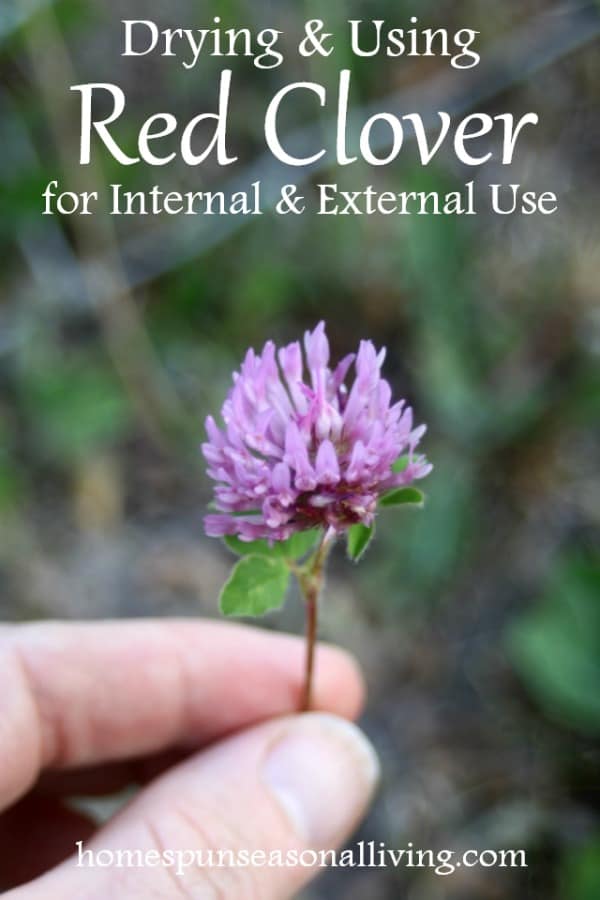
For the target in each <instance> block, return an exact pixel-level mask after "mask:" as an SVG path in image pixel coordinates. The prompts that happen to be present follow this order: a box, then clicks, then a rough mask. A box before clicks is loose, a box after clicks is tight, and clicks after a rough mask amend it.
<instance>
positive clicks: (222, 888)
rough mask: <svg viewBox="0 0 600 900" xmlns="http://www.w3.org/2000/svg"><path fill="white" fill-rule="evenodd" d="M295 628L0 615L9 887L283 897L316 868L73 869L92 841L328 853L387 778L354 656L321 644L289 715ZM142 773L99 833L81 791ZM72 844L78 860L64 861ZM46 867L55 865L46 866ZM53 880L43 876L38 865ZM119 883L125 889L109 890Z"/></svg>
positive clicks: (296, 674) (28, 895)
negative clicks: (366, 730) (310, 693)
mask: <svg viewBox="0 0 600 900" xmlns="http://www.w3.org/2000/svg"><path fill="white" fill-rule="evenodd" d="M303 652H304V648H303V644H302V641H301V640H298V639H296V638H293V637H289V636H284V635H275V634H272V633H269V632H266V631H262V630H259V629H255V628H250V627H246V626H241V625H232V624H229V623H227V624H226V623H218V622H197V621H183V620H136V621H130V622H128V621H115V622H102V623H93V624H92V623H90V624H83V623H81V624H66V623H65V624H63V623H40V624H32V625H22V626H2V627H0V683H1V684H2V688H3V690H2V695H3V703H2V706H3V709H2V719H1V720H0V810H2V811H3V812H2V813H1V814H0V846H2V849H3V852H2V854H1V856H0V890H2V889H8V888H10V887H12V886H14V885H21V886H20V887H17V888H15V889H14V890H13V891H12V892H11V893H10V894H8V895H7V896H8V897H10V898H11V900H34V898H38V897H39V898H40V900H41V898H44V900H53V898H55V897H56V898H57V900H58V898H63V897H70V896H82V895H83V892H84V891H85V896H86V897H89V898H95V897H96V896H97V897H98V898H101V897H106V896H108V895H109V894H112V893H113V891H119V890H120V891H121V892H122V894H120V895H122V896H127V897H128V898H130V897H132V898H135V897H138V896H139V897H140V898H141V897H145V896H147V895H148V887H149V885H151V887H152V892H153V893H152V896H156V897H165V898H171V897H180V896H184V897H203V898H204V897H207V896H209V897H210V896H221V897H225V898H227V897H229V896H231V897H232V898H234V897H235V898H241V900H243V898H244V897H246V896H247V897H249V898H251V897H255V896H260V897H261V898H265V900H268V898H285V897H290V896H293V894H294V893H295V892H296V891H297V890H298V888H299V887H300V886H301V885H302V884H303V883H304V882H306V881H307V880H308V879H309V878H310V877H312V876H313V875H314V874H315V872H314V871H313V870H312V869H311V868H309V867H296V868H291V867H288V868H272V867H271V868H260V867H258V868H239V869H237V868H231V869H226V868H218V869H214V870H212V871H207V870H206V869H204V868H198V867H196V866H194V867H190V869H189V870H186V872H185V873H184V874H183V875H182V876H181V877H180V876H177V875H175V874H174V872H173V871H172V870H170V869H169V868H167V867H161V868H148V869H145V868H144V869H118V868H114V867H107V868H101V869H99V868H80V867H77V866H76V865H75V862H76V860H75V859H74V858H73V857H72V854H73V853H74V850H75V843H76V842H77V841H84V842H85V846H86V848H87V847H89V848H96V849H100V848H104V849H110V848H112V849H118V848H125V849H135V850H146V849H158V850H159V851H161V850H165V849H168V848H171V849H185V850H190V849H192V850H207V849H210V848H212V849H217V850H218V849H230V850H234V851H239V850H242V849H245V850H250V851H252V850H255V849H257V850H261V851H266V852H267V853H268V852H269V851H271V850H280V851H284V852H285V851H286V850H294V851H302V850H303V849H305V848H307V847H312V848H318V847H319V848H320V847H322V848H324V849H333V848H334V847H337V846H339V845H340V843H341V842H342V841H343V840H344V839H345V838H346V837H347V836H348V834H349V832H350V831H351V830H352V828H353V827H354V825H355V824H356V823H357V821H358V820H359V818H360V817H361V815H362V814H363V812H364V810H365V808H366V805H367V804H368V801H369V799H370V796H371V793H372V790H373V787H374V784H375V782H376V778H377V764H376V761H375V758H374V755H373V752H372V750H371V749H370V746H369V745H368V744H367V742H366V739H365V738H364V737H363V736H362V735H361V733H360V732H359V731H358V729H356V728H355V727H354V726H352V725H350V724H348V722H346V721H344V720H351V719H353V718H355V717H356V716H357V715H358V713H359V711H360V709H361V707H362V703H363V696H364V691H363V683H362V679H361V676H360V674H359V672H358V669H357V667H356V665H355V663H354V662H353V661H352V659H351V658H350V657H349V656H347V655H346V654H345V653H343V652H342V651H340V650H337V649H335V648H332V647H326V646H320V647H319V649H318V654H317V672H316V680H315V687H314V699H313V710H314V711H315V712H311V713H310V714H308V715H302V716H299V715H295V714H294V713H295V710H296V709H297V708H298V703H299V699H300V692H301V678H302V661H303ZM130 784H142V785H146V786H145V787H144V789H143V790H141V791H140V792H139V793H138V794H137V795H136V796H135V798H134V799H133V800H132V801H131V802H130V803H129V804H128V805H127V806H126V807H125V808H124V809H123V810H121V811H120V812H119V813H118V814H117V816H115V818H114V819H113V820H111V821H110V822H109V823H107V824H106V825H105V826H103V827H102V828H101V829H100V830H98V831H96V830H95V825H94V823H93V822H92V821H91V820H90V819H88V818H87V817H85V816H84V815H82V814H81V813H78V812H77V813H76V812H74V811H72V810H71V809H70V808H68V806H67V805H66V804H65V799H68V798H69V797H70V796H73V795H77V794H79V795H89V794H102V793H111V792H115V791H116V790H118V789H120V788H122V787H125V786H126V785H130ZM69 857H70V858H69ZM42 873H46V874H44V875H43V876H42ZM39 876H42V877H39ZM116 895H119V894H116Z"/></svg>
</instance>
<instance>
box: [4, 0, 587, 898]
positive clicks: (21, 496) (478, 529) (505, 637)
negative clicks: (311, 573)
mask: <svg viewBox="0 0 600 900" xmlns="http://www.w3.org/2000/svg"><path fill="white" fill-rule="evenodd" d="M132 6H133V4H117V3H115V2H100V0H60V2H54V3H52V2H38V3H36V2H30V3H28V4H25V3H14V4H10V3H8V4H7V5H6V7H4V8H3V11H2V12H1V13H0V72H1V75H2V84H1V86H0V153H1V154H2V163H3V164H2V167H1V170H0V200H1V206H0V248H1V251H0V252H1V253H2V258H3V266H2V270H1V273H0V279H1V284H2V292H1V300H0V390H1V394H0V516H1V540H0V584H1V585H2V593H1V597H0V610H1V613H2V616H3V618H5V619H7V620H11V621H12V620H14V621H20V620H24V619H30V618H37V617H56V616H60V617H67V618H69V617H89V618H94V617H101V616H126V615H173V614H184V615H209V616H213V615H216V597H217V593H218V589H219V586H220V584H221V582H222V580H223V578H224V575H225V572H226V571H227V566H228V564H229V560H228V558H227V555H226V553H225V551H224V550H222V549H221V548H220V546H219V545H218V544H217V543H216V542H209V541H207V540H206V539H205V538H204V537H203V533H202V524H201V518H202V513H203V511H204V508H205V505H206V503H207V500H208V498H209V493H210V487H209V485H208V483H207V481H206V479H205V477H204V472H203V465H202V462H201V460H200V457H199V454H198V445H199V442H200V441H201V439H202V436H203V428H202V422H203V419H204V417H205V415H206V414H207V413H208V412H209V411H211V412H216V411H217V409H218V408H219V407H220V404H221V402H222V399H223V397H224V394H225V392H226V390H227V385H228V382H229V378H230V373H231V370H232V369H233V368H234V367H237V364H238V362H239V360H240V357H241V355H242V353H243V352H244V350H245V349H246V347H247V346H249V345H254V346H257V347H258V346H261V345H262V343H263V342H264V341H265V339H266V338H273V339H275V340H277V341H287V340H291V339H294V338H295V337H297V336H298V335H299V334H300V332H301V331H302V330H303V329H304V328H306V327H309V326H312V325H313V324H314V323H315V322H316V321H317V320H318V319H319V318H321V317H325V318H326V320H327V322H328V330H329V333H330V336H331V339H332V343H333V348H334V353H335V355H336V356H337V355H342V354H344V353H346V352H349V351H350V350H352V349H354V347H355V346H356V344H357V342H358V340H359V339H360V338H362V337H365V336H369V337H371V338H373V339H374V340H375V341H376V342H377V343H379V344H384V345H386V346H387V348H388V354H389V355H388V361H387V363H386V366H387V373H388V375H389V376H390V379H391V381H392V383H393V385H394V388H395V390H396V392H397V393H398V394H400V395H402V396H406V397H408V398H409V400H410V401H411V402H412V403H413V404H414V406H415V409H416V411H417V418H418V420H419V421H426V422H427V423H428V425H429V433H428V436H427V438H426V441H425V445H424V446H425V449H426V451H427V454H428V456H429V457H430V458H431V460H432V461H433V462H434V463H435V472H434V474H433V475H432V476H431V477H430V478H429V479H428V481H427V485H426V490H427V493H428V503H427V507H426V509H425V511H424V512H422V513H414V514H413V513H403V514H401V515H398V514H391V513H389V514H386V518H389V521H387V522H385V527H381V528H380V530H379V536H378V539H377V541H376V543H375V545H374V547H373V549H372V550H371V551H370V553H369V556H368V558H367V560H366V561H365V563H364V564H363V565H361V566H360V567H359V568H357V569H353V568H351V567H350V564H349V563H347V562H345V561H344V559H343V557H342V554H341V552H340V554H339V557H338V558H337V559H336V560H335V561H334V571H333V574H332V577H331V580H330V586H329V591H328V595H327V602H326V605H325V609H324V613H323V626H322V631H323V635H324V637H326V638H328V639H332V640H338V641H339V642H340V643H342V644H344V645H346V646H348V647H349V648H350V649H352V650H353V651H354V652H355V653H357V655H358V656H359V658H360V659H361V662H362V663H363V665H364V667H365V669H366V671H367V675H368V678H369V682H370V699H369V705H368V711H367V715H366V719H365V727H366V728H367V730H368V732H369V734H370V735H371V736H372V738H373V740H374V742H375V743H376V745H377V747H378V748H379V750H380V752H381V754H382V757H383V762H384V784H383V790H382V792H381V795H380V798H379V801H378V803H377V804H376V807H375V809H374V811H373V813H372V815H371V817H370V819H369V821H368V822H367V823H366V824H365V826H364V827H363V829H362V830H361V833H360V837H362V838H364V839H365V840H376V841H377V840H385V841H386V842H387V843H388V844H389V845H392V846H399V847H400V846H404V845H405V844H406V842H407V841H409V840H410V841H412V842H413V843H414V845H415V846H416V847H419V846H423V847H431V848H438V847H439V848H455V849H458V850H460V849H466V848H471V847H482V848H484V847H511V846H512V847H518V848H521V847H523V848H525V849H526V850H527V853H528V863H529V867H528V868H527V869H526V870H498V869H490V870H485V869H469V870H467V869H464V870H459V872H457V873H456V874H455V875H453V876H452V877H446V878H440V877H436V876H434V875H433V874H432V873H431V872H427V871H426V870H417V869H415V870H398V871H392V870H387V871H384V870H381V871H377V870H375V871H368V870H366V871H354V872H352V871H349V872H342V871H341V870H340V871H337V872H331V873H328V874H327V875H326V876H325V878H323V879H322V880H321V881H320V882H319V883H318V884H317V885H316V886H314V887H313V888H311V890H310V891H309V893H308V894H307V896H309V897H314V898H320V897H331V896H335V897H340V898H348V900H353V898H363V897H366V896H369V897H371V896H372V897H381V898H390V900H391V898H396V897H398V896H405V897H407V898H410V900H471V898H477V900H486V898H490V900H493V898H505V897H506V898H509V897H510V898H515V897H531V898H542V897H544V898H556V900H564V898H567V897H568V898H569V900H597V898H598V897H600V793H599V782H600V777H599V762H600V747H599V745H598V735H599V734H600V608H599V606H598V598H599V592H600V556H599V554H598V525H599V518H600V515H599V514H600V502H599V501H600V476H599V472H598V454H599V450H600V446H599V435H598V430H597V428H596V427H595V426H597V422H598V412H599V408H600V370H599V368H598V355H599V352H600V310H599V308H598V295H599V286H600V245H599V242H598V237H599V229H598V200H599V197H598V185H599V174H600V162H599V161H600V127H599V124H598V122H599V120H598V101H599V95H600V80H599V76H600V57H599V55H598V44H597V41H594V38H595V35H596V34H597V33H598V27H599V26H598V10H597V7H596V6H595V5H594V4H591V5H586V4H583V5H582V4H574V3H564V4H560V5H559V6H558V7H554V6H552V5H549V4H546V3H544V2H542V0H526V2H520V3H518V4H517V3H516V2H509V3H503V4H491V3H489V2H484V0H464V2H459V3H450V2H447V0H442V2H436V3H434V2H423V3H421V4H419V10H418V14H419V19H420V25H421V26H428V25H430V26H433V27H439V26H445V27H448V28H450V29H451V30H455V29H457V28H460V27H469V28H475V29H478V30H480V31H481V32H482V34H481V37H480V39H479V44H478V49H479V50H480V51H481V53H482V55H483V62H482V64H481V66H480V67H478V68H477V69H474V70H471V71H470V72H469V73H467V74H466V75H464V74H463V75H461V74H460V73H456V72H454V71H453V70H451V69H450V67H449V65H448V64H447V63H445V62H444V61H443V60H436V59H433V60H427V59H412V60H411V59H406V58H405V59H402V60H399V61H393V60H392V61H390V60H386V59H385V58H381V59H379V58H378V59H371V60H369V61H368V63H367V62H365V61H351V60H348V58H347V56H345V55H344V53H343V51H342V50H340V51H339V52H338V53H336V55H335V56H334V57H332V58H331V59H329V60H322V59H319V60H316V61H304V62H302V61H299V60H298V59H297V58H296V55H295V54H294V53H293V52H291V49H292V48H293V46H294V44H295V43H297V41H298V40H299V39H300V38H301V37H302V23H303V22H304V20H305V19H308V18H311V17H313V16H322V17H325V18H326V21H327V25H328V28H329V30H331V31H334V32H336V33H339V34H342V33H343V26H344V22H345V21H346V20H347V19H349V18H360V17H363V18H376V17H377V18H386V19H387V20H388V21H389V23H390V25H396V26H399V27H402V26H404V27H406V25H407V20H408V17H409V16H410V15H412V14H414V7H413V6H411V4H408V3H405V2H400V3H398V2H391V0H389V2H387V0H378V2H377V3H376V4H366V3H364V2H359V0H350V2H347V3H345V4H342V3H340V2H339V0H335V2H332V3H328V4H327V9H326V10H325V9H323V8H321V6H322V5H321V4H318V3H317V2H316V0H306V2H304V3H303V4H296V3H292V2H289V0H286V2H280V3H278V4H274V3H271V2H267V0H257V2H251V0H227V2H226V3H219V4H218V5H217V4H216V3H212V4H211V3H206V4H201V3H197V2H193V0H174V2H171V3H169V5H168V10H165V9H160V5H159V4H147V5H146V7H145V9H144V11H143V12H141V11H140V10H139V8H137V7H136V9H135V11H134V10H133V9H131V7H132ZM123 7H127V8H126V9H124V8H123ZM375 7H376V8H375ZM217 13H218V14H219V15H220V16H221V18H222V24H223V26H228V25H247V26H249V27H252V28H260V27H267V26H268V27H270V26H274V27H279V28H281V29H283V30H285V32H286V38H285V42H286V45H287V47H288V48H289V52H288V56H287V62H286V64H285V66H284V67H282V68H281V69H277V70H274V71H273V72H257V71H256V70H254V69H253V68H252V67H251V66H249V65H248V63H247V62H246V63H244V61H243V60H233V61H232V62H231V67H232V68H233V71H234V100H233V102H232V110H231V115H232V119H231V135H232V140H233V144H234V146H235V149H236V152H238V153H239V155H240V158H241V162H240V163H238V165H237V166H236V171H235V179H236V183H240V184H245V186H247V185H248V184H249V183H250V182H251V181H252V180H254V178H255V177H257V172H258V174H259V175H261V177H262V176H264V177H265V181H266V183H268V184H275V185H277V184H278V183H281V182H282V181H285V180H293V176H295V175H296V174H297V173H292V176H289V173H287V174H286V173H283V172H281V171H277V169H276V168H273V167H272V166H269V163H268V161H265V159H264V158H262V160H261V154H262V153H263V150H264V146H263V140H262V131H261V128H262V119H263V116H264V109H265V106H266V103H267V101H268V99H269V98H270V97H271V96H272V94H273V93H274V92H275V90H276V89H277V88H278V87H280V86H281V85H282V84H284V83H288V82H290V81H292V80H295V79H297V78H300V77H306V78H311V79H316V80H321V81H323V82H324V83H326V84H328V85H331V86H333V85H334V83H335V75H336V72H337V70H338V69H339V68H341V67H343V66H345V65H350V66H351V67H352V68H353V83H354V104H355V106H356V107H357V108H359V107H362V106H365V107H366V106H368V105H369V104H375V106H376V107H377V101H378V99H379V98H382V97H384V96H385V97H387V96H388V95H395V96H396V97H397V102H398V103H400V104H401V105H402V104H404V103H406V104H409V105H404V106H403V107H402V110H401V111H403V112H414V111H417V110H419V105H418V102H417V100H416V99H415V98H418V97H420V96H421V95H420V94H419V91H420V89H421V88H422V87H424V88H427V86H428V85H431V84H434V85H435V91H434V94H433V96H434V100H433V107H432V108H433V109H438V108H439V109H445V108H449V107H450V106H454V105H456V107H457V108H463V109H465V110H470V109H485V110H486V111H489V112H491V113H492V114H493V113H498V112H505V111H511V112H513V113H514V114H515V115H518V114H522V113H524V112H525V111H529V110H534V111H536V112H538V113H539V114H540V120H541V124H540V125H539V126H538V127H537V128H536V129H529V130H528V131H526V132H524V133H523V137H522V138H521V143H520V147H519V148H518V149H517V153H516V158H515V162H514V165H513V166H512V167H511V169H510V171H509V172H506V171H503V170H502V168H501V167H498V166H495V165H494V164H493V163H490V164H488V165H486V166H484V167H482V168H480V169H477V170H476V171H466V170H462V169H460V168H459V167H458V166H457V164H456V160H455V159H453V158H452V157H451V155H450V154H446V155H444V154H441V155H440V156H438V157H436V162H435V164H433V165H431V166H429V167H428V168H427V169H426V170H423V169H420V168H418V167H416V165H415V157H414V154H411V152H410V151H407V152H403V153H402V155H401V157H400V159H399V161H398V162H397V164H394V165H392V166H388V167H385V168H384V169H380V170H372V169H368V168H367V167H361V166H360V164H357V165H356V166H352V167H350V168H348V169H345V170H336V169H330V170H324V171H321V172H318V173H316V172H315V173H308V181H307V184H306V185H305V187H306V189H307V190H309V191H310V190H311V189H312V188H311V184H314V183H315V182H316V181H337V183H338V184H339V186H340V187H341V188H347V189H354V190H356V189H358V188H359V187H361V186H366V185H367V184H373V185H375V186H376V187H377V188H379V189H381V190H393V191H401V190H424V189H426V190H442V191H443V190H451V189H454V188H457V187H459V186H460V185H461V184H463V183H464V182H465V181H466V180H470V179H471V178H473V177H474V178H475V179H476V181H477V183H478V185H483V186H485V185H487V184H489V183H491V182H500V181H509V182H510V183H517V182H520V183H522V184H523V185H524V186H525V187H526V188H527V189H534V190H539V191H541V190H555V191H556V192H557V193H558V195H559V203H560V211H559V213H557V214H556V215H555V216H550V217H547V218H544V217H535V218H526V217H519V216H514V217H506V218H505V217H494V216H491V215H486V214H485V213H484V214H482V215H480V216H478V217H477V218H476V219H468V218H450V217H439V218H434V217H423V218H419V217H416V216H413V217H388V218H384V217H372V218H368V219H367V218H366V217H363V218H352V217H348V218H321V219H319V218H316V217H315V218H311V219H307V218H298V219H294V220H292V219H286V220H281V219H279V218H277V217H275V216H271V215H266V216H264V217H262V218H260V219H253V220H242V219H228V220H219V219H205V220H198V221H196V220H193V219H186V218H185V217H181V218H176V219H168V218H167V217H165V218H164V219H161V218H154V219H153V218H147V219H140V218H130V219H126V218H122V219H116V218H114V217H113V218H109V217H106V216H102V215H99V216H96V217H94V218H93V219H90V220H83V219H81V218H76V217H72V218H63V219H62V220H61V219H60V218H59V217H57V218H47V217H46V218H43V217H42V216H41V214H40V211H41V199H40V194H41V191H42V190H43V188H44V186H45V185H46V183H47V182H48V181H49V180H50V179H52V178H59V179H60V182H61V186H62V187H63V188H65V189H71V190H80V189H84V188H85V189H88V190H92V189H94V188H96V187H98V186H102V185H103V184H104V185H105V184H107V183H108V182H111V181H117V182H119V183H121V184H123V185H124V186H125V187H126V188H128V189H143V188H149V187H150V186H151V185H152V184H154V183H160V185H161V187H163V188H164V189H165V190H167V189H174V190H199V189H203V188H205V189H220V188H224V189H228V188H230V186H231V183H232V178H233V177H234V176H233V175H231V174H230V173H229V172H228V171H224V170H219V169H217V168H216V167H215V166H214V164H211V163H208V164H207V165H205V166H203V167H202V168H201V169H200V170H191V169H185V168H184V167H181V166H178V165H177V164H174V165H173V166H169V167H166V168H165V169H163V170H150V169H148V168H146V167H143V168H140V167H132V168H128V169H125V168H119V167H118V166H116V164H115V163H114V161H112V160H111V159H110V158H109V157H107V156H106V155H105V156H104V157H102V154H100V153H98V154H97V157H98V162H97V164H96V165H94V167H93V168H92V169H91V170H88V171H85V172H82V170H80V169H79V167H78V165H77V146H78V135H77V128H78V109H77V106H76V98H75V96H74V95H70V94H69V91H68V86H69V85H70V84H73V83H83V82H86V81H103V80H106V81H112V82H116V83H118V84H119V85H120V86H121V87H122V88H123V89H124V90H125V92H126V94H127V96H128V100H129V102H130V103H131V107H130V111H129V113H128V114H127V116H126V118H125V119H124V121H123V127H122V129H121V130H120V131H119V134H120V136H121V138H122V139H123V140H124V141H125V140H132V139H133V138H134V136H135V126H136V124H137V126H138V127H139V125H140V124H141V122H142V121H143V120H144V119H145V118H146V117H147V116H148V115H150V114H152V113H154V112H157V111H166V110H169V111H172V112H174V113H175V114H176V115H177V116H178V117H180V118H181V119H182V121H187V119H189V118H191V116H192V115H194V114H196V113H197V112H199V111H204V110H205V109H211V108H212V106H213V105H214V97H215V93H216V92H215V86H216V82H217V78H218V72H219V70H220V68H221V62H222V61H221V60H218V59H209V58H207V59H205V60H204V61H203V62H202V63H201V66H199V67H198V68H197V69H196V70H194V71H192V72H185V71H184V70H183V69H182V68H181V67H180V66H179V65H178V64H177V62H176V61H175V60H162V61H161V60H159V59H158V58H156V57H154V56H151V57H146V58H144V59H143V60H138V61H133V60H122V59H121V58H120V57H119V55H118V54H119V48H120V46H121V31H120V24H119V22H120V19H121V18H123V17H125V16H134V15H139V16H142V15H145V16H148V17H149V18H153V19H154V20H155V21H157V22H158V23H160V24H161V25H162V27H167V26H172V27H177V26H187V27H200V26H202V25H206V24H210V23H211V19H212V16H213V15H215V14H217ZM486 60H487V68H486ZM432 79H434V80H435V81H432ZM410 104H412V105H410ZM379 108H382V107H381V106H380V107H379ZM311 124H312V125H313V126H314V127H316V128H317V129H319V128H321V127H322V128H323V129H326V128H327V125H326V122H325V121H322V122H321V121H318V122H314V121H313V120H312V119H306V118H305V117H304V114H302V117H301V116H300V114H299V118H298V121H297V122H294V121H291V122H290V128H291V127H294V126H296V125H311ZM128 128H131V133H130V134H129V133H128V131H127V129H128ZM96 149H98V148H96ZM255 159H259V163H258V164H257V166H258V168H254V167H253V165H252V164H253V161H254V160H255ZM261 167H262V168H261ZM278 179H279V181H278ZM301 622H302V616H301V611H300V610H299V608H298V604H297V603H289V604H288V607H287V609H286V610H285V612H284V613H283V614H282V615H281V616H279V617H273V618H269V619H268V621H267V623H266V624H267V625H268V626H271V625H272V626H276V627H282V626H283V627H288V628H290V629H299V628H300V627H301Z"/></svg>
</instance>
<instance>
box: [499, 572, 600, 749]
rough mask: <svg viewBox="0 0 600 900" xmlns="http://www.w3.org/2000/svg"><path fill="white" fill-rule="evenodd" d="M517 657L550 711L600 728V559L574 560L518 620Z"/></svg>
mask: <svg viewBox="0 0 600 900" xmlns="http://www.w3.org/2000/svg"><path fill="white" fill-rule="evenodd" d="M509 646H510V651H511V655H512V658H513V659H514V661H515V665H516V666H517V669H518V670H519V672H520V673H521V675H522V677H523V678H524V680H525V682H526V683H527V685H528V687H529V688H530V689H531V691H532V693H533V695H534V696H535V697H536V699H537V700H539V702H540V703H541V705H542V706H543V708H544V709H545V711H546V712H547V714H548V715H549V716H550V717H552V718H556V719H558V721H561V722H566V723H567V724H569V725H572V726H574V727H576V728H578V729H581V730H583V731H584V732H587V731H591V732H593V733H596V734H598V733H600V565H599V564H598V561H591V562H584V561H581V560H571V561H569V562H568V563H566V564H564V565H563V566H562V567H561V568H560V570H559V572H558V573H557V574H556V575H555V576H554V578H553V579H552V580H551V582H550V585H549V587H548V590H547V593H546V595H545V597H544V598H543V599H542V600H541V601H540V602H539V603H538V604H537V605H536V606H535V607H534V608H533V609H532V610H531V611H530V612H528V613H526V614H524V615H523V616H521V617H519V619H518V620H517V621H516V622H515V623H514V625H513V627H512V629H511V633H510V638H509Z"/></svg>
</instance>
